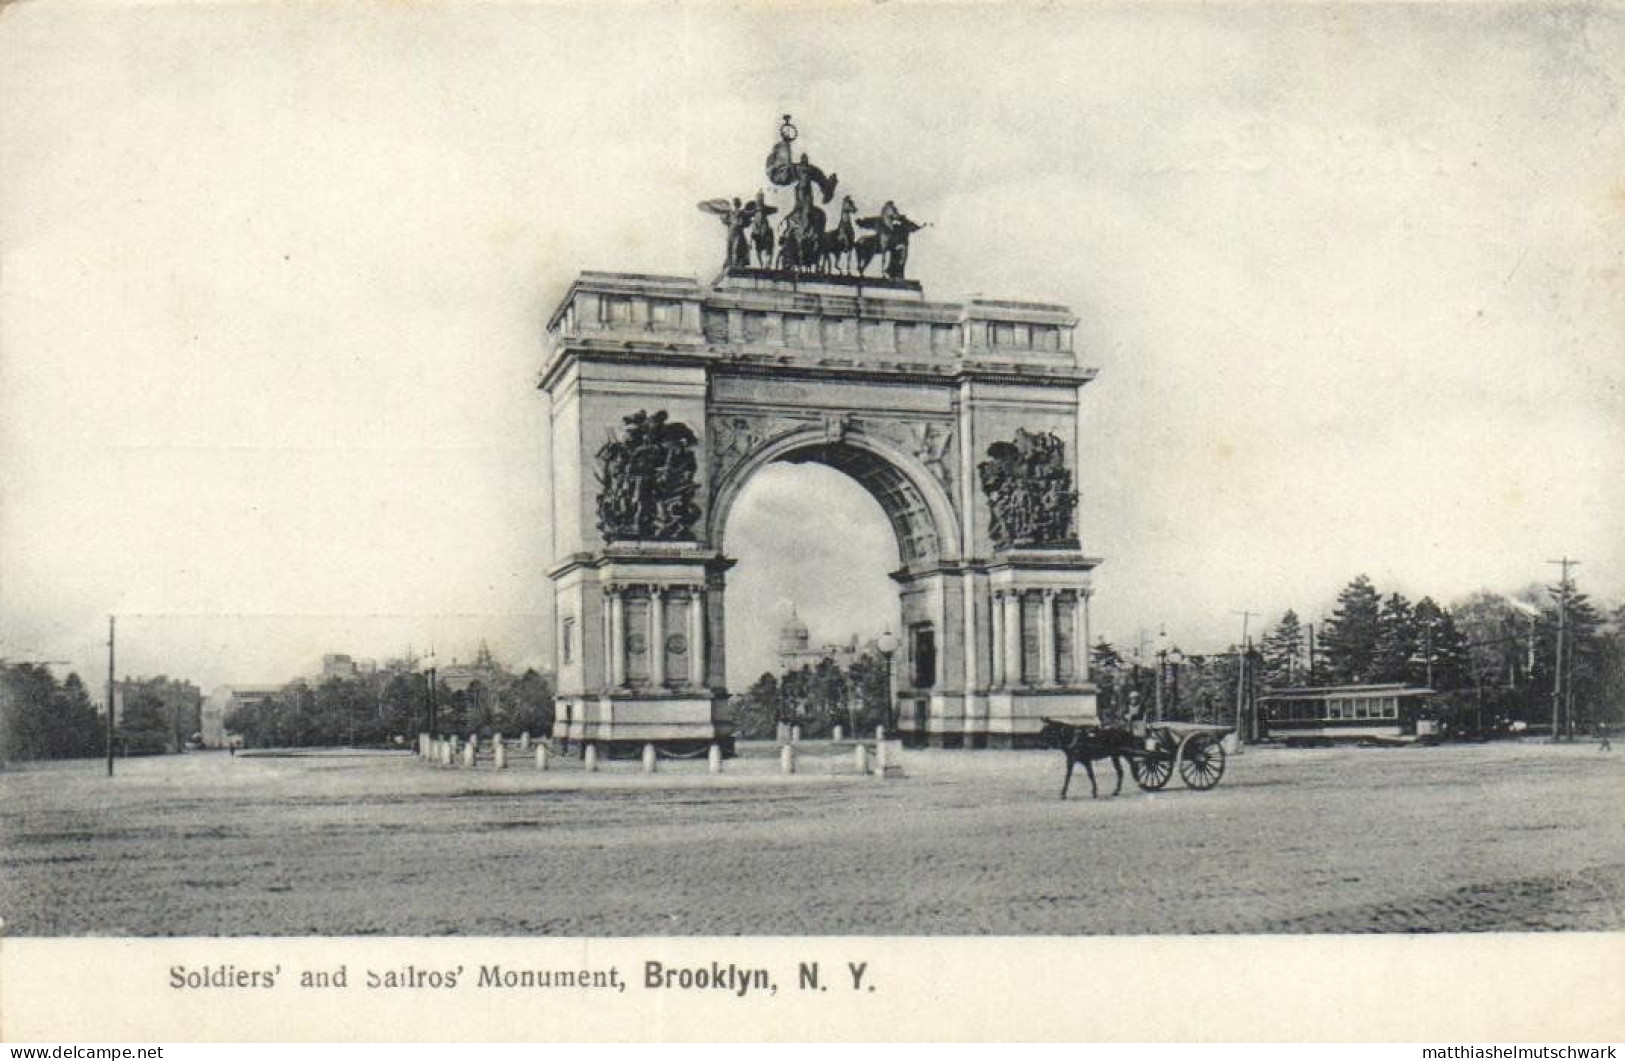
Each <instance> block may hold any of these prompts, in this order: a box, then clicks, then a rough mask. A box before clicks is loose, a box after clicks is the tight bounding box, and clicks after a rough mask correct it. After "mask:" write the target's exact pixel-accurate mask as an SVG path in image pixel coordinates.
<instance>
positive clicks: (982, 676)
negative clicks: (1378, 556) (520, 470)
mask: <svg viewBox="0 0 1625 1061" xmlns="http://www.w3.org/2000/svg"><path fill="white" fill-rule="evenodd" d="M1076 323H1077V321H1076V318H1075V317H1073V316H1072V315H1071V314H1070V313H1069V312H1068V311H1067V310H1066V309H1065V308H1064V307H1060V306H1053V305H1048V304H1041V303H1031V302H1007V301H998V302H994V301H985V300H984V301H971V302H966V303H937V302H929V301H926V300H925V299H924V298H923V295H922V294H921V292H920V290H919V288H918V285H915V284H913V283H911V282H906V281H890V282H887V283H886V284H884V285H873V284H866V283H864V282H863V281H861V280H860V279H852V280H846V279H844V278H821V279H819V280H817V281H815V282H807V281H805V280H803V281H801V282H792V281H788V280H784V279H782V278H778V279H776V278H772V277H764V276H761V275H759V274H757V273H756V272H755V271H743V272H741V273H736V274H725V275H724V276H722V277H720V278H719V279H718V280H717V281H716V282H714V283H713V284H711V285H708V286H702V285H700V284H697V283H695V282H694V281H692V280H687V279H681V278H670V277H650V276H639V275H632V274H610V273H584V274H582V276H581V277H580V278H579V279H578V280H577V281H576V282H575V284H573V285H572V287H571V289H570V291H569V292H568V294H567V295H566V296H565V298H564V300H563V302H562V303H561V304H560V306H559V308H558V310H557V311H556V312H555V313H554V315H553V317H552V318H551V320H550V322H549V325H548V336H549V340H550V343H551V347H552V349H551V352H550V355H549V358H548V361H547V364H546V366H545V367H544V370H543V373H542V378H541V384H540V385H541V388H542V389H543V390H544V391H545V392H546V393H547V394H548V396H549V399H550V410H549V412H550V436H549V438H550V473H551V479H550V489H551V498H552V506H553V510H552V516H553V519H552V526H553V543H552V544H553V555H554V556H555V557H556V560H555V563H554V564H553V566H552V567H551V568H550V569H549V572H548V575H549V579H550V582H551V586H552V589H553V597H554V606H555V620H554V622H555V627H554V630H553V644H554V655H555V661H556V667H555V673H556V675H557V680H558V694H557V702H558V708H557V718H558V721H557V724H556V729H555V736H556V737H558V738H561V739H568V740H570V741H571V742H574V743H583V742H585V743H590V744H607V745H609V746H611V747H612V748H613V747H614V746H616V745H628V746H633V745H635V746H640V747H641V745H643V744H644V743H649V742H653V743H657V744H665V745H668V746H671V747H674V748H675V747H678V746H693V745H702V744H709V743H712V742H718V741H721V742H727V741H728V740H730V739H731V736H732V720H731V719H730V717H729V715H728V692H727V688H726V686H727V680H726V674H727V666H726V659H725V656H724V645H725V641H726V639H725V637H724V631H725V629H726V626H725V624H726V615H725V609H724V592H723V591H724V586H725V578H726V574H727V571H728V569H729V568H730V567H732V566H733V561H731V560H729V559H727V558H726V556H725V544H724V535H725V532H726V529H727V519H728V514H729V511H730V510H731V507H732V505H733V502H734V500H735V499H736V498H737V497H738V496H739V494H740V492H741V490H742V489H743V488H744V486H745V484H746V483H747V482H748V481H749V480H750V478H751V476H752V475H753V474H754V473H755V472H756V471H757V470H759V469H760V468H762V467H764V466H766V465H767V464H770V463H773V462H775V461H792V462H801V461H814V462H818V463H822V464H825V465H828V466H830V467H832V468H835V469H837V470H839V471H841V472H843V473H845V474H847V475H849V476H851V477H852V478H853V479H854V480H855V481H857V482H858V483H859V484H860V485H862V486H863V487H864V488H865V489H866V490H868V492H869V493H870V494H871V495H872V496H874V497H875V499H876V500H877V501H878V502H879V504H880V506H881V508H882V509H883V511H884V512H885V513H886V516H887V518H888V520H889V521H890V522H891V525H892V528H893V531H894V533H895V534H896V536H897V543H898V555H899V558H900V560H901V566H900V568H899V569H898V570H897V571H896V572H894V574H893V579H894V580H895V581H896V583H897V586H898V595H897V598H896V599H895V601H884V602H878V601H877V602H876V614H875V619H874V622H873V625H874V626H875V627H876V628H879V627H881V626H885V625H890V626H892V628H893V629H894V630H895V632H896V633H897V635H898V637H899V639H900V640H901V642H902V647H901V649H900V650H899V652H898V653H897V654H896V657H895V658H894V660H893V687H894V689H895V696H896V704H895V708H896V721H897V728H898V729H899V730H900V731H901V734H902V736H903V737H904V739H905V740H908V741H911V742H913V743H922V744H933V745H939V746H967V747H984V746H1000V745H1019V744H1025V743H1030V742H1031V741H1032V740H1033V739H1035V738H1036V735H1037V733H1038V730H1039V728H1040V726H1041V722H1040V719H1041V718H1042V717H1044V716H1056V717H1063V718H1068V719H1072V720H1078V721H1088V720H1090V719H1093V718H1094V717H1095V695H1094V686H1093V684H1092V683H1091V682H1090V680H1089V671H1088V650H1087V645H1088V598H1089V594H1090V571H1091V570H1092V569H1093V568H1094V566H1095V565H1096V564H1097V563H1098V561H1097V560H1095V559H1093V558H1090V557H1087V556H1085V555H1084V554H1083V552H1082V550H1081V548H1080V547H1079V545H1078V543H1077V540H1076V535H1075V531H1073V530H1072V527H1073V524H1072V522H1071V506H1070V501H1069V500H1068V503H1067V504H1066V505H1065V506H1064V507H1065V511H1064V512H1061V511H1060V510H1059V509H1056V508H1054V506H1053V505H1052V509H1051V511H1050V512H1049V515H1050V516H1052V517H1054V516H1057V515H1059V516H1062V517H1065V518H1064V519H1056V518H1051V519H1050V520H1049V521H1048V523H1047V524H1046V523H1043V522H1042V521H1040V523H1039V524H1037V525H1036V526H1037V527H1038V529H1037V530H1033V529H1032V527H1028V526H1027V525H1026V524H1024V523H1021V521H1022V520H1024V519H1026V518H1027V515H1030V513H1028V512H1027V509H1030V508H1032V505H1033V503H1039V507H1040V508H1042V502H1043V499H1044V498H1046V497H1051V498H1053V497H1054V496H1056V495H1057V491H1059V493H1060V494H1064V495H1066V496H1067V498H1071V497H1075V493H1071V492H1072V491H1076V475H1077V465H1078V450H1077V441H1078V395H1079V390H1080V389H1081V387H1082V386H1083V385H1084V384H1085V383H1087V382H1088V381H1089V380H1090V379H1092V378H1093V376H1094V372H1093V370H1091V369H1084V368H1080V367H1079V366H1078V364H1077V361H1076V357H1075V355H1074V353H1073V349H1072V334H1073V328H1074V326H1075V325H1076ZM1035 438H1037V439H1042V440H1048V441H1047V443H1046V444H1047V445H1049V447H1050V448H1049V449H1046V450H1043V452H1042V453H1041V454H1040V457H1039V458H1035V457H1033V456H1032V453H1031V452H1028V453H1027V456H1026V457H1024V458H1020V459H1016V458H1011V457H1009V454H1011V453H1014V452H1015V451H1016V449H1017V448H1018V447H1017V446H1015V445H1012V440H1014V441H1015V442H1016V443H1021V442H1022V441H1023V440H1024V439H1025V440H1027V441H1029V442H1030V441H1031V440H1032V439H1035ZM1001 446H1002V447H1003V449H1002V450H1001V449H1000V447H1001ZM1029 448H1030V447H1029ZM1023 452H1027V451H1023ZM1035 452H1036V451H1035ZM1000 453H1003V454H1005V456H1004V457H1002V458H999V460H1002V461H1003V463H1002V464H999V467H1000V468H1005V469H1015V473H1014V474H1015V475H1016V477H1017V480H1018V481H1016V482H1015V487H1014V488H1013V489H1016V490H1017V491H1018V492H1019V490H1022V489H1026V490H1027V491H1028V493H1027V494H1025V495H1023V497H1025V498H1027V502H1024V503H1023V504H1025V505H1026V507H1025V508H1024V507H1022V505H1021V504H1013V503H1012V502H1011V501H1010V498H1009V496H1008V495H1009V493H1010V490H1011V489H1012V487H1010V486H1009V483H1008V482H1007V480H1009V479H1010V475H1009V474H1006V477H1005V479H1004V480H999V481H998V482H997V483H994V482H993V480H992V479H990V476H993V477H994V478H996V474H995V473H996V472H997V469H995V470H994V471H993V472H990V471H989V470H988V469H987V467H986V465H989V464H997V463H998V461H996V460H994V459H993V458H994V456H995V455H997V454H1000ZM1040 458H1041V460H1042V461H1047V462H1048V463H1047V464H1045V465H1044V468H1045V469H1046V475H1047V479H1046V480H1045V483H1044V490H1045V491H1047V493H1042V494H1041V493H1037V492H1035V491H1036V487H1035V486H1033V485H1032V484H1024V483H1023V482H1021V481H1019V477H1020V475H1022V474H1027V473H1025V472H1023V471H1022V470H1021V469H1022V468H1024V467H1025V466H1026V465H1035V462H1037V461H1040ZM1023 461H1025V465H1024V464H1023ZM1057 476H1060V477H1062V479H1063V480H1064V481H1062V482H1061V483H1060V487H1057V485H1056V477H1057ZM1062 488H1064V489H1062ZM1035 498H1036V499H1037V502H1033V499H1035ZM1040 515H1043V512H1040ZM1013 522H1014V523H1020V524H1021V526H1022V527H1026V530H1025V532H1024V535H1025V536H1024V537H1022V535H1018V534H1016V533H1014V532H1012V530H1011V525H1012V523H1013ZM1018 537H1020V538H1021V540H1020V541H1017V540H1015V539H1016V538H1018ZM1035 539H1036V540H1035Z"/></svg>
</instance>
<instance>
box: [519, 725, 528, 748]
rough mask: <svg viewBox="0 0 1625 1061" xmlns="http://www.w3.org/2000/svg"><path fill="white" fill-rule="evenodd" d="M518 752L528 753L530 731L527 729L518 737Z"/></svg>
mask: <svg viewBox="0 0 1625 1061" xmlns="http://www.w3.org/2000/svg"><path fill="white" fill-rule="evenodd" d="M519 750H520V751H522V752H528V751H530V730H528V729H527V730H526V731H525V732H523V733H521V734H520V735H519Z"/></svg>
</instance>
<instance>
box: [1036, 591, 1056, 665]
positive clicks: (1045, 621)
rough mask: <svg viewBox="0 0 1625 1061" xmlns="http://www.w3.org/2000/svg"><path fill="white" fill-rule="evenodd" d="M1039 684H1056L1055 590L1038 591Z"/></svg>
mask: <svg viewBox="0 0 1625 1061" xmlns="http://www.w3.org/2000/svg"><path fill="white" fill-rule="evenodd" d="M1038 684H1039V685H1054V684H1055V591H1054V590H1052V589H1046V590H1040V591H1039V593H1038Z"/></svg>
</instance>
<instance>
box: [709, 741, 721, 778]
mask: <svg viewBox="0 0 1625 1061" xmlns="http://www.w3.org/2000/svg"><path fill="white" fill-rule="evenodd" d="M705 765H706V766H707V767H708V768H709V769H710V771H711V772H712V773H713V774H720V773H722V747H721V745H717V744H713V745H711V747H710V749H709V750H708V751H707V752H706V753H705Z"/></svg>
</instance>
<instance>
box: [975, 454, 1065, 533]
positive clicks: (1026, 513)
mask: <svg viewBox="0 0 1625 1061" xmlns="http://www.w3.org/2000/svg"><path fill="white" fill-rule="evenodd" d="M987 456H988V459H987V460H985V461H983V462H982V463H981V464H980V465H978V466H977V472H978V473H979V474H980V477H981V480H982V492H983V493H984V494H986V495H987V505H988V534H989V536H991V537H992V539H993V544H994V546H995V547H997V548H999V549H1011V548H1018V547H1021V546H1073V545H1076V544H1077V540H1076V538H1075V536H1074V535H1073V532H1072V515H1073V512H1074V511H1075V510H1076V508H1077V505H1078V494H1077V491H1075V490H1073V489H1072V473H1071V471H1070V470H1068V468H1067V466H1066V458H1065V445H1064V443H1062V442H1061V440H1060V439H1059V438H1057V437H1056V436H1055V434H1054V433H1053V432H1048V431H1044V432H1032V431H1027V430H1025V429H1022V428H1017V429H1016V437H1015V441H1014V442H995V443H993V445H991V446H989V447H988V449H987Z"/></svg>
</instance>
